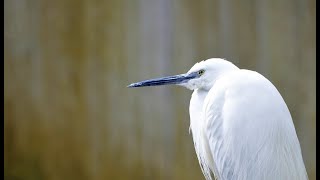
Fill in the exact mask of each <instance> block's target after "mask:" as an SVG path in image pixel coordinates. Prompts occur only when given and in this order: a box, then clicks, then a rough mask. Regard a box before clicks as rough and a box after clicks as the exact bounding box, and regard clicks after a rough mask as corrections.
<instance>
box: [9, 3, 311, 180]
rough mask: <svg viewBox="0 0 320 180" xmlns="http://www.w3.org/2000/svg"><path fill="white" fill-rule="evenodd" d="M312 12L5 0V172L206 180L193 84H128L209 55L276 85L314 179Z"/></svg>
mask: <svg viewBox="0 0 320 180" xmlns="http://www.w3.org/2000/svg"><path fill="white" fill-rule="evenodd" d="M315 13H316V0H281V1H278V0H268V1H263V0H245V1H236V0H200V1H191V0H186V1H185V0H175V1H171V0H137V1H133V0H108V1H99V0H91V1H88V0H55V1H49V0H5V1H4V52H5V54H4V58H5V60H4V65H5V67H4V111H5V114H4V119H5V121H4V126H5V127H4V160H5V161H4V173H5V175H4V177H5V179H7V180H9V179H10V180H11V179H14V180H20V179H24V180H25V179H26V180H29V179H30V180H31V179H32V180H37V179H49V180H60V179H68V180H71V179H80V180H81V179H84V180H85V179H94V180H100V179H114V180H122V179H123V180H126V179H175V180H176V179H177V180H180V179H185V180H189V179H190V180H195V179H204V177H203V175H202V173H201V170H200V167H199V165H198V161H197V158H196V154H195V152H194V147H193V142H192V137H191V134H189V133H188V128H189V112H188V107H189V99H190V95H191V91H188V90H186V89H183V88H180V87H174V86H170V87H158V88H141V89H127V88H126V86H127V85H128V84H129V83H131V82H135V81H138V80H143V79H148V78H153V77H160V76H164V75H173V74H177V73H183V72H186V71H187V70H189V68H190V67H191V66H192V65H193V64H194V63H195V62H197V61H201V60H204V59H208V58H212V57H222V58H226V59H228V60H230V61H232V62H233V63H234V64H236V65H237V66H238V67H240V68H244V69H252V70H255V71H258V72H260V73H261V74H263V75H264V76H265V77H267V78H268V79H270V81H271V82H273V83H274V84H275V86H276V87H277V88H278V90H279V91H280V93H281V94H282V96H283V98H284V99H285V101H286V103H287V105H288V107H289V109H290V112H291V114H292V117H293V121H294V124H295V127H296V131H297V135H298V138H299V140H300V144H301V148H302V153H303V158H304V162H305V165H306V168H307V171H308V174H309V178H310V179H311V180H312V179H315V178H316V170H315V168H316V159H315V158H316V143H315V140H316V127H315V125H316V103H315V102H316V100H315V97H316V84H315V78H316V76H315V72H316V66H315V65H316V49H315V48H316V43H315V42H316V23H315V19H316V14H315Z"/></svg>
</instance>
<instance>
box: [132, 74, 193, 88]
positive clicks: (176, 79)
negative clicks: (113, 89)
mask: <svg viewBox="0 0 320 180" xmlns="http://www.w3.org/2000/svg"><path fill="white" fill-rule="evenodd" d="M196 77H197V74H196V73H190V74H179V75H174V76H167V77H162V78H156V79H149V80H145V81H140V82H137V83H132V84H130V85H129V86H127V87H129V88H132V87H144V86H161V85H168V84H182V83H186V82H188V81H189V80H190V79H194V78H196Z"/></svg>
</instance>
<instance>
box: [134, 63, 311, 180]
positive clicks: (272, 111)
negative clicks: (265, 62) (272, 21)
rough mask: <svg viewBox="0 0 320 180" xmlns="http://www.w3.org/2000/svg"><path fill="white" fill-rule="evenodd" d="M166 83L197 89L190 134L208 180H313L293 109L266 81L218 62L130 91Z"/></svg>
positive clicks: (143, 84) (252, 73) (153, 80)
mask: <svg viewBox="0 0 320 180" xmlns="http://www.w3.org/2000/svg"><path fill="white" fill-rule="evenodd" d="M166 84H175V85H180V86H184V87H186V88H188V89H190V90H193V93H192V97H191V100H190V107H189V113H190V129H191V131H192V136H193V141H194V146H195V151H196V154H197V157H198V160H199V164H200V167H201V170H202V172H203V174H204V176H205V178H206V179H207V180H210V179H212V177H214V178H215V179H219V180H264V179H266V180H271V179H272V180H278V179H279V180H295V179H297V180H305V179H308V175H307V172H306V169H305V165H304V162H303V158H302V154H301V148H300V144H299V140H298V137H297V135H296V131H295V127H294V124H293V122H292V118H291V115H290V112H289V110H288V107H287V105H286V103H285V102H284V100H283V98H282V97H281V95H280V93H279V92H278V90H277V89H276V88H275V86H274V85H273V84H272V83H271V82H270V81H269V80H268V79H266V78H265V77H264V76H262V75H261V74H259V73H257V72H255V71H250V70H246V69H239V68H238V67H237V66H235V65H234V64H232V63H231V62H229V61H227V60H223V59H220V58H212V59H208V60H205V61H201V62H199V63H196V64H195V65H194V66H193V67H192V68H191V69H190V70H189V71H188V72H187V73H186V74H180V75H175V76H168V77H164V78H157V79H151V80H146V81H141V82H138V83H133V84H131V85H129V86H128V87H142V86H158V85H166Z"/></svg>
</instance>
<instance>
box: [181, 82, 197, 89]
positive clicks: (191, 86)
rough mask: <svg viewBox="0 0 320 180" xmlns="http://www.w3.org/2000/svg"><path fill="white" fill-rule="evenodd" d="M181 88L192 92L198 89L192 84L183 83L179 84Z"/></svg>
mask: <svg viewBox="0 0 320 180" xmlns="http://www.w3.org/2000/svg"><path fill="white" fill-rule="evenodd" d="M177 85H179V86H182V87H185V88H187V89H190V90H195V89H196V87H195V86H194V85H192V84H190V83H181V84H177Z"/></svg>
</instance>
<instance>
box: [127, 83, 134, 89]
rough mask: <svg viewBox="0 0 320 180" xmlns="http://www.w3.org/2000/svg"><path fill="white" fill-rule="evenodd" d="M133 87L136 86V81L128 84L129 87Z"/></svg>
mask: <svg viewBox="0 0 320 180" xmlns="http://www.w3.org/2000/svg"><path fill="white" fill-rule="evenodd" d="M133 87H136V85H135V83H132V84H129V85H128V86H127V88H133Z"/></svg>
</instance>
